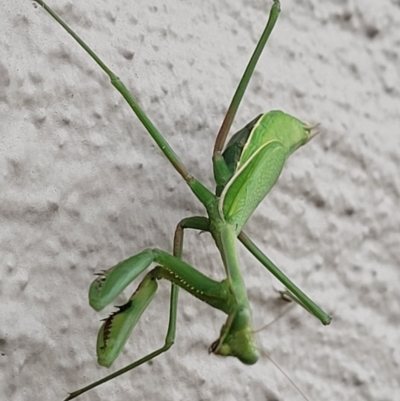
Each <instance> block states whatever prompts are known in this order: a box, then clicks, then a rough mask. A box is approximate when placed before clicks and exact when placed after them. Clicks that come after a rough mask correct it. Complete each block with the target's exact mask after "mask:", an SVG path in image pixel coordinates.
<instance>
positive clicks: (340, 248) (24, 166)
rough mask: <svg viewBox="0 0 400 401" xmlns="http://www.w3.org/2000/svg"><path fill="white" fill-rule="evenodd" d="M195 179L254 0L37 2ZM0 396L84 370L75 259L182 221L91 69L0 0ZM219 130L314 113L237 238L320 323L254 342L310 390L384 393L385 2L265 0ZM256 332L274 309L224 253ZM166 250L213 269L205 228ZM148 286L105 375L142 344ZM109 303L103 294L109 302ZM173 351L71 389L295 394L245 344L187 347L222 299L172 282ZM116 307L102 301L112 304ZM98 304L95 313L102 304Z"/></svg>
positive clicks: (41, 394)
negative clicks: (211, 351) (241, 357)
mask: <svg viewBox="0 0 400 401" xmlns="http://www.w3.org/2000/svg"><path fill="white" fill-rule="evenodd" d="M51 3H52V5H54V4H58V5H57V7H56V10H57V11H59V12H60V14H61V15H62V16H63V17H64V18H65V20H66V21H68V22H69V23H70V24H71V26H72V27H74V28H75V29H76V30H77V31H78V32H79V33H80V34H81V35H82V37H83V38H85V40H86V41H87V42H88V43H89V44H91V45H92V46H93V48H94V49H95V50H96V51H97V52H98V54H99V55H101V57H102V58H103V59H104V60H105V61H106V62H107V63H108V64H109V66H110V67H111V68H112V69H113V70H114V71H115V72H116V73H117V74H118V75H119V76H120V77H121V78H122V80H123V81H124V82H125V83H126V84H127V86H128V87H129V88H132V91H133V93H134V94H135V95H136V96H137V98H138V99H139V101H140V103H141V104H142V106H143V107H144V109H145V110H146V112H148V114H149V116H150V117H151V118H152V119H153V120H154V121H155V123H156V125H157V126H158V127H159V129H160V130H161V132H163V133H164V134H165V136H166V137H167V138H168V140H169V141H170V143H171V144H172V146H173V147H174V149H176V151H177V153H178V154H180V155H182V159H183V160H184V162H185V163H186V164H187V165H188V167H189V168H190V170H191V171H193V172H194V173H195V175H196V176H197V177H198V178H199V179H201V180H203V181H204V182H205V183H206V184H207V185H209V186H210V187H211V186H212V172H211V163H210V157H211V150H212V146H213V141H214V138H215V133H216V131H217V130H218V127H219V124H220V122H221V119H222V117H223V114H224V112H225V110H226V107H227V104H228V102H229V100H230V97H231V95H232V93H233V91H234V88H235V85H236V84H237V82H238V80H239V78H240V76H241V73H242V71H243V69H244V66H245V64H246V62H247V60H248V58H249V55H250V54H251V51H252V49H253V46H254V45H255V43H256V41H257V39H258V36H259V34H260V32H261V31H262V29H263V24H264V22H265V20H266V16H267V12H268V9H269V6H270V2H269V1H261V0H248V1H244V0H242V1H239V0H237V1H208V0H204V1H194V0H191V1H169V2H165V1H164V2H163V1H158V0H154V1H150V2H149V1H143V0H140V1H139V0H138V1H134V2H132V1H126V0H123V1H117V2H110V1H104V0H102V1H89V0H87V1H84V2H78V1H75V2H71V1H60V2H56V1H52V2H51ZM0 9H1V12H0V33H1V34H0V121H1V125H0V130H1V133H0V275H1V281H0V398H1V399H2V400H13V401H22V400H52V401H55V400H62V399H63V398H64V397H65V396H66V394H67V391H72V390H74V389H76V388H78V387H80V386H83V385H85V384H88V383H89V382H91V381H93V380H95V379H98V378H101V377H103V376H104V375H105V374H106V372H107V370H106V369H104V368H100V367H98V366H97V364H96V360H95V338H96V333H97V330H98V327H99V321H98V320H99V319H100V318H101V317H105V316H106V315H107V313H108V312H109V310H107V311H104V312H102V313H100V314H97V313H95V312H94V311H93V310H91V309H90V307H89V306H88V304H87V289H88V286H89V283H90V282H91V280H92V279H93V273H94V272H95V271H99V270H100V269H104V268H107V267H109V266H111V265H113V264H115V263H116V262H117V261H119V260H121V259H123V258H125V257H127V256H129V255H132V254H134V253H137V252H138V251H140V250H142V249H144V248H146V247H153V246H155V247H159V248H162V249H165V250H169V251H170V250H171V241H172V233H173V230H174V227H175V224H176V223H177V222H178V221H179V220H180V219H181V218H183V217H185V216H189V215H192V214H203V208H202V207H201V205H200V204H199V203H198V202H196V199H195V198H194V196H193V195H192V194H191V193H190V191H189V190H188V188H186V186H185V184H184V183H183V182H182V181H181V179H180V177H179V176H178V175H177V174H176V173H175V172H174V170H173V169H172V168H171V167H170V166H169V164H168V162H167V161H166V159H165V158H164V157H163V156H162V155H161V154H160V152H159V150H158V149H157V148H156V146H155V144H154V143H153V141H152V140H151V139H150V138H149V137H148V135H147V134H146V132H145V131H144V129H143V128H142V127H141V125H140V123H139V122H138V121H137V119H136V117H135V116H134V115H133V114H132V113H131V112H130V111H129V109H128V107H127V106H126V104H125V103H124V101H123V99H122V98H121V97H120V95H119V94H118V93H117V92H116V91H115V90H114V89H113V88H112V87H111V86H110V84H109V82H108V79H107V77H106V76H105V75H104V74H103V73H102V72H101V71H99V69H98V68H97V67H96V66H95V65H94V63H93V62H92V61H91V60H90V59H89V58H88V57H87V56H86V55H85V54H84V52H83V51H82V50H81V49H80V48H79V47H78V46H77V44H76V43H74V42H73V41H72V40H71V38H70V37H69V36H68V35H67V34H66V33H65V32H64V31H63V30H62V29H61V28H60V27H59V26H57V24H56V23H55V22H54V21H53V20H52V19H50V18H49V16H48V15H46V13H45V12H44V11H43V10H41V9H40V7H35V6H34V4H33V3H32V1H28V0H18V1H13V2H11V1H6V0H0ZM282 9H283V10H282V14H281V17H280V19H279V22H278V25H277V27H276V30H275V31H274V33H273V36H272V40H271V42H270V44H269V45H268V48H267V52H266V54H265V55H264V56H263V58H262V60H261V62H260V65H259V67H258V69H257V72H256V73H255V75H254V79H253V81H252V83H251V87H250V90H249V92H248V93H247V96H246V98H245V101H244V103H243V106H242V107H241V109H240V111H239V115H238V118H237V120H236V122H235V129H239V128H241V127H242V126H243V125H244V124H245V123H246V122H248V121H250V120H251V119H252V118H254V116H256V115H257V114H258V113H261V112H263V111H265V110H268V109H282V110H285V111H287V112H289V113H291V114H293V115H295V116H298V117H299V118H301V119H304V120H306V121H310V122H320V123H321V135H319V136H318V137H317V138H316V139H314V140H313V141H312V142H311V143H310V144H307V146H305V147H304V148H302V149H301V150H299V151H298V152H297V153H296V154H295V155H294V156H293V157H292V158H291V159H290V161H289V163H288V165H287V167H286V169H285V170H284V173H283V174H282V177H281V178H280V180H279V182H278V184H277V185H276V187H275V188H274V189H273V190H272V192H271V194H270V195H269V196H268V198H267V199H266V200H265V201H264V202H263V204H262V205H261V206H260V207H259V209H258V210H257V212H256V213H255V214H254V217H253V218H252V219H251V221H249V223H248V224H247V232H248V233H250V234H251V236H252V238H253V239H254V240H255V242H256V243H257V244H259V245H260V247H262V249H264V250H265V252H266V253H267V254H268V255H269V256H270V257H271V258H272V259H273V260H274V261H275V262H276V263H277V264H278V265H279V266H281V267H282V268H283V269H284V270H285V271H286V272H287V273H288V274H289V276H290V277H292V278H293V279H294V280H295V281H296V282H297V283H298V284H299V285H300V286H301V287H302V288H303V289H304V290H305V291H306V292H307V293H308V294H309V295H310V296H312V298H314V299H315V300H317V301H318V302H319V303H320V304H321V305H322V306H323V307H324V308H325V309H327V310H328V311H329V312H330V313H332V314H333V315H334V320H333V322H332V324H331V326H329V327H323V326H322V325H321V324H319V322H318V321H316V320H315V319H314V318H312V317H311V316H310V315H308V314H307V313H306V312H304V311H303V310H301V308H300V307H297V308H296V309H295V310H293V311H291V312H290V313H288V314H287V315H286V316H285V317H283V318H282V319H280V320H279V321H277V322H276V323H274V324H273V325H271V326H269V327H268V328H267V329H265V330H264V331H262V332H260V333H259V334H258V339H259V343H260V347H261V348H262V349H263V350H264V351H265V352H267V353H268V354H270V355H271V356H272V358H273V359H274V360H275V361H276V362H277V363H278V364H279V365H280V366H281V367H282V368H283V369H284V370H285V371H286V372H287V374H288V375H289V376H290V377H291V378H292V380H293V381H294V382H295V383H296V384H297V385H298V386H299V387H300V388H301V389H302V390H303V391H304V393H305V394H306V395H307V396H308V397H309V399H310V400H324V401H327V400H335V401H336V400H339V399H342V400H371V401H372V400H373V401H384V400H393V399H396V394H397V395H398V394H399V391H400V390H399V389H400V376H399V364H400V351H399V347H398V344H399V343H400V334H399V323H400V301H399V295H398V293H399V284H400V268H399V264H400V253H399V242H400V234H399V226H400V213H399V201H400V178H399V167H398V166H399V163H400V147H399V146H400V136H399V134H400V113H399V106H400V95H399V88H400V67H399V65H400V64H399V63H400V31H399V25H400V5H399V2H398V1H395V0H392V1H389V0H384V1H381V2H372V1H366V0H354V1H350V0H349V1H346V0H343V1H340V2H337V1H326V2H319V1H316V0H303V1H294V0H287V1H284V2H283V4H282ZM240 257H241V261H242V264H243V271H244V275H245V280H246V283H247V286H248V289H249V297H250V301H251V304H252V305H253V309H254V321H255V326H256V327H262V326H264V325H265V324H267V323H268V322H270V321H271V320H273V319H274V317H276V316H277V315H279V314H280V313H281V312H282V311H283V310H284V309H285V308H286V304H282V303H281V302H280V301H279V300H278V299H277V295H276V293H275V292H274V291H273V288H274V287H277V286H278V285H277V283H276V282H275V281H274V280H273V279H272V278H271V276H270V275H269V273H268V272H266V271H265V269H263V268H262V267H261V266H259V264H258V263H257V262H256V261H255V260H254V259H253V258H252V257H251V256H249V255H248V254H247V253H246V252H245V251H244V250H243V249H242V248H241V249H240ZM185 259H187V260H188V261H190V262H191V263H192V264H193V265H195V266H197V267H198V268H200V269H201V270H202V271H204V272H206V273H207V274H210V275H212V276H214V277H217V278H222V277H223V270H222V269H221V263H220V260H219V256H218V254H217V252H216V250H215V247H213V245H212V242H211V240H210V239H209V238H208V236H207V234H202V235H200V236H199V235H197V234H188V245H187V247H186V252H185ZM168 289H169V286H168V284H167V283H161V285H160V290H159V293H158V295H157V298H156V300H155V301H154V304H152V305H151V307H150V308H149V310H148V311H147V312H146V314H145V315H144V316H143V318H142V320H141V321H140V324H139V325H138V327H137V328H136V329H135V332H134V334H133V336H132V338H131V340H130V341H129V344H128V346H127V347H126V349H125V350H124V352H123V355H122V356H121V357H120V358H119V359H118V360H117V362H116V363H115V366H113V368H112V369H111V370H115V369H117V368H119V367H122V366H124V365H125V364H127V363H128V362H130V361H132V360H134V359H137V358H138V357H141V356H143V355H145V354H146V353H147V352H149V351H151V350H153V349H155V348H156V347H157V346H158V345H159V344H161V343H162V341H163V337H164V332H165V327H166V323H167V299H168ZM123 299H125V298H124V297H121V298H120V299H119V301H118V302H119V303H121V302H122V300H123ZM180 300H181V302H180V307H179V313H178V334H177V338H176V345H175V346H174V347H173V349H172V350H171V351H170V352H169V353H168V354H167V355H164V356H162V357H160V358H158V359H157V360H155V361H154V362H153V363H152V364H148V365H145V366H143V367H141V368H139V369H137V370H136V371H134V372H132V373H129V374H127V375H125V376H124V377H121V378H119V379H117V380H115V381H113V382H112V383H109V384H105V385H103V386H102V387H100V388H98V389H97V390H94V391H92V392H90V393H88V394H86V395H84V396H82V398H81V399H82V400H93V401H94V400H110V401H111V400H112V401H117V400H121V401H122V400H128V399H129V400H171V401H172V400H173V401H179V400H196V401H200V400H202V401H205V400H219V401H232V400H237V401H242V400H249V401H250V400H255V401H261V400H269V401H271V400H278V399H279V400H300V399H302V398H301V396H300V395H299V393H298V392H297V391H296V390H295V389H294V388H293V387H292V386H291V384H290V383H289V382H288V380H287V379H286V378H285V377H283V376H282V374H281V373H280V372H279V371H278V370H277V369H276V368H275V367H274V366H273V365H272V364H271V363H270V362H269V361H268V359H267V358H266V357H262V358H261V360H260V362H259V363H257V364H256V365H254V366H251V367H248V366H245V365H242V364H241V363H240V362H238V361H237V360H235V359H233V358H228V359H223V358H218V357H216V356H213V355H211V356H210V355H208V354H207V348H208V346H209V345H210V344H211V342H212V341H213V340H215V339H216V338H217V337H218V332H219V329H220V326H221V324H222V323H223V321H224V319H225V318H224V316H223V315H222V313H220V312H218V311H215V310H213V309H211V308H210V307H208V306H207V305H205V304H202V303H201V302H199V301H197V300H196V299H194V298H192V297H191V296H190V295H188V294H186V293H184V292H181V297H180ZM118 302H117V303H118ZM110 310H112V309H110Z"/></svg>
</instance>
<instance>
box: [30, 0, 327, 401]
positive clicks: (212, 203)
mask: <svg viewBox="0 0 400 401" xmlns="http://www.w3.org/2000/svg"><path fill="white" fill-rule="evenodd" d="M35 1H36V2H37V3H38V4H40V5H41V6H42V7H43V8H44V9H45V10H46V11H47V12H48V13H49V14H50V15H51V16H52V17H53V18H54V19H55V20H56V21H57V22H58V23H59V24H60V25H61V26H62V27H63V28H64V29H65V30H66V31H67V32H68V33H69V34H70V35H71V36H72V37H73V38H74V39H75V40H76V41H77V42H78V43H79V44H80V46H81V47H82V48H83V49H84V50H85V51H86V52H87V53H88V54H89V55H90V56H91V58H92V59H93V60H94V61H95V62H96V63H97V65H98V66H99V67H100V68H101V69H102V70H103V71H104V72H105V73H106V74H107V75H108V76H109V78H110V80H111V83H112V85H113V86H114V87H115V88H116V89H117V90H118V91H119V92H120V93H121V95H122V96H123V97H124V98H125V100H126V101H127V103H128V104H129V106H130V107H131V108H132V110H133V111H134V113H135V114H136V116H137V117H138V118H139V120H140V121H141V123H142V124H143V126H144V127H145V128H146V130H147V131H148V133H149V134H150V135H151V137H152V138H153V139H154V141H155V142H156V144H157V145H158V147H159V148H160V150H161V151H162V152H163V153H164V155H165V156H166V157H167V159H168V160H169V162H170V163H171V164H172V165H173V167H174V168H175V169H176V171H177V172H178V173H179V174H180V175H181V176H182V178H183V179H184V180H185V182H186V183H187V184H188V186H189V188H190V189H191V190H192V192H193V194H194V195H195V196H196V197H197V199H198V200H199V201H200V202H201V203H202V204H203V205H204V208H205V209H206V212H207V217H204V216H194V217H189V218H185V219H183V220H182V221H181V222H179V223H178V225H177V228H176V230H175V236H174V242H173V253H172V254H169V253H167V252H165V251H162V250H160V249H145V250H143V251H142V252H140V253H138V254H136V255H134V256H132V257H130V258H128V259H126V260H124V261H122V262H120V263H118V264H117V265H115V266H113V267H111V268H110V269H108V270H105V271H102V272H101V273H98V277H97V278H96V279H95V280H94V282H93V283H92V285H91V286H90V290H89V303H90V305H91V306H92V307H93V308H94V309H95V310H97V311H99V310H101V309H103V308H104V307H105V306H107V305H109V304H110V303H111V302H113V300H114V299H115V298H116V297H117V296H118V295H119V294H120V293H121V292H122V291H123V290H124V289H125V288H126V287H127V286H128V285H129V284H130V283H131V282H132V281H133V280H135V279H136V278H137V277H138V276H139V275H140V274H141V273H143V272H144V271H145V270H146V269H147V268H148V267H149V266H150V265H151V264H153V263H155V264H156V267H155V268H153V270H151V271H150V272H148V273H147V274H146V275H145V277H144V278H143V279H142V281H141V282H140V284H139V286H138V288H137V290H136V291H135V292H134V293H133V295H132V296H131V298H130V299H129V301H128V302H127V303H126V304H125V305H123V306H120V307H119V309H118V310H117V311H116V312H114V313H112V314H111V315H110V316H109V317H108V318H107V319H105V321H104V323H103V325H102V326H101V328H100V331H99V334H98V338H97V357H98V362H99V364H100V365H102V366H107V367H109V366H111V365H112V364H113V362H114V361H115V360H116V359H117V357H118V355H119V354H120V352H121V350H122V349H123V347H124V345H125V343H126V341H127V340H128V338H129V336H130V334H131V332H132V330H133V328H134V327H135V325H136V323H137V322H138V320H139V319H140V317H141V315H142V313H143V312H144V310H145V309H146V307H147V306H148V305H149V303H150V302H151V300H152V299H153V297H154V295H155V293H156V291H157V285H158V284H157V281H158V280H160V279H162V278H164V279H167V280H169V281H170V282H171V296H170V316H169V324H168V329H167V334H166V339H165V344H164V345H163V346H162V347H161V348H160V349H158V350H156V351H154V352H152V353H150V354H149V355H147V356H145V357H144V358H142V359H140V360H138V361H136V362H134V363H132V364H130V365H128V366H126V367H125V368H123V369H120V370H118V371H117V372H115V373H113V374H111V375H109V376H106V377H105V378H103V379H101V380H99V381H97V382H94V383H92V384H90V385H88V386H86V387H84V388H82V389H80V390H77V391H74V392H73V393H71V394H70V395H69V396H68V397H67V398H66V400H71V399H73V398H75V397H77V396H79V395H81V394H82V393H84V392H86V391H88V390H90V389H92V388H94V387H96V386H98V385H100V384H102V383H104V382H106V381H109V380H111V379H113V378H115V377H117V376H119V375H121V374H123V373H125V372H127V371H129V370H132V369H134V368H135V367H137V366H139V365H141V364H143V363H145V362H147V361H150V360H151V359H153V358H155V357H156V356H158V355H160V354H161V353H163V352H166V351H167V350H168V349H169V348H170V347H171V346H172V345H173V343H174V338H175V331H176V316H177V304H178V288H179V287H181V288H183V289H185V290H186V291H188V292H189V293H190V294H192V295H193V296H195V297H196V298H198V299H200V300H202V301H204V302H206V303H207V304H209V305H210V306H212V307H214V308H217V309H219V310H221V311H222V312H224V313H225V314H226V315H227V320H226V322H225V323H224V324H223V325H222V328H221V330H220V336H219V338H218V339H217V340H216V341H215V342H214V343H213V344H212V345H211V346H210V352H212V353H214V354H217V355H222V356H234V357H236V358H238V359H239V360H240V361H242V362H243V363H245V364H254V363H255V362H257V360H258V358H259V349H258V347H257V344H256V341H255V336H254V329H253V325H252V316H251V309H250V304H249V301H248V298H247V293H246V288H245V285H244V280H243V278H242V275H241V272H240V267H239V260H238V256H237V251H236V243H237V241H236V240H237V239H239V241H240V242H242V244H243V245H244V246H245V247H246V248H247V249H248V250H249V251H250V252H251V253H252V254H253V255H254V256H255V258H256V259H258V260H259V262H260V263H261V264H262V265H264V266H265V267H266V268H267V269H268V270H270V271H271V273H272V274H273V275H274V276H275V277H276V278H278V279H279V280H280V281H281V282H282V283H283V284H284V286H285V287H286V289H287V290H286V292H285V294H286V295H288V296H289V297H290V298H291V299H293V300H294V301H296V302H297V303H299V304H300V305H301V306H303V307H304V308H305V309H306V310H307V311H309V312H310V313H311V314H313V315H314V316H316V317H317V318H318V319H319V320H320V321H321V322H322V323H323V324H324V325H327V324H329V323H330V320H331V317H330V316H329V315H328V314H326V313H325V312H324V311H323V310H322V309H321V308H320V307H319V306H317V305H316V304H315V303H314V302H313V301H312V300H311V299H310V298H309V297H308V296H307V295H305V294H304V293H303V292H302V291H301V290H300V289H299V288H298V287H297V286H296V285H295V284H294V283H293V282H292V281H291V280H290V279H289V278H288V277H286V276H285V275H284V274H283V273H282V272H281V271H280V270H279V269H278V268H277V267H276V266H275V265H274V264H273V263H272V261H271V260H269V258H268V257H267V256H265V255H264V254H263V253H262V252H261V250H260V249H258V248H257V246H256V245H255V244H254V243H253V242H252V241H251V240H250V238H249V237H248V236H247V235H246V234H245V233H244V232H243V231H242V229H243V227H244V225H245V224H246V222H247V221H248V219H249V218H250V217H251V215H252V214H253V212H254V211H255V209H256V208H257V206H258V205H259V204H260V202H261V201H262V200H263V199H264V198H265V196H266V195H267V194H268V192H269V191H270V190H271V189H272V187H273V186H274V184H275V182H276V181H277V179H278V177H279V175H280V173H281V171H282V169H283V166H284V164H285V161H286V160H287V158H288V157H289V156H290V155H291V154H292V153H293V152H294V151H295V150H296V149H298V148H299V147H300V146H302V145H304V144H305V143H307V142H308V141H309V140H310V139H311V137H312V136H313V135H314V132H313V128H314V127H312V126H309V125H308V124H306V123H304V122H302V121H300V120H298V119H296V118H294V117H292V116H290V115H288V114H285V113H283V112H281V111H271V112H268V113H265V114H262V115H259V116H258V117H256V118H255V119H254V120H252V121H251V122H250V123H249V124H247V125H246V126H245V127H244V128H243V129H242V130H240V131H239V132H238V133H237V134H235V135H234V136H232V138H231V140H230V141H229V142H228V144H227V145H226V146H225V142H226V138H227V136H228V133H229V130H230V128H231V125H232V123H233V120H234V117H235V115H236V112H237V110H238V107H239V104H240V102H241V100H242V97H243V95H244V92H245V90H246V87H247V85H248V83H249V80H250V78H251V76H252V74H253V71H254V69H255V66H256V63H257V61H258V59H259V57H260V55H261V53H262V51H263V49H264V47H265V45H266V42H267V40H268V38H269V36H270V34H271V32H272V30H273V28H274V26H275V23H276V21H277V18H278V15H279V12H280V3H279V1H278V0H274V1H273V5H272V8H271V11H270V14H269V18H268V21H267V24H266V27H265V30H264V32H263V34H262V35H261V38H260V40H259V42H258V44H257V46H256V49H255V51H254V53H253V56H252V57H251V59H250V62H249V64H248V66H247V68H246V70H245V73H244V75H243V77H242V79H241V81H240V83H239V85H238V87H237V90H236V92H235V94H234V96H233V99H232V102H231V104H230V106H229V108H228V111H227V113H226V115H225V118H224V121H223V123H222V125H221V128H220V131H219V133H218V135H217V138H216V141H215V147H214V152H213V159H212V161H213V168H214V177H215V182H216V190H215V194H214V193H213V192H211V191H210V190H209V189H207V188H206V187H205V186H204V185H203V184H202V183H201V182H200V181H198V180H197V179H196V178H195V177H194V176H193V175H192V174H191V173H189V171H188V170H187V168H186V167H185V165H184V164H183V163H182V161H181V160H180V159H179V157H178V156H177V155H176V154H175V152H174V150H173V149H172V148H171V147H170V145H169V144H168V142H167V141H166V139H165V138H164V137H163V136H162V135H161V133H160V132H159V131H158V130H157V128H156V127H155V125H154V124H153V123H152V121H151V120H150V119H149V118H148V117H147V115H146V114H145V112H144V111H143V110H142V109H141V107H140V106H139V105H138V103H137V102H136V100H135V99H134V98H133V96H132V95H131V93H130V92H129V91H128V89H127V88H126V87H125V85H124V84H123V83H122V82H121V81H120V80H119V78H118V77H117V76H116V75H115V74H114V73H113V72H112V71H111V70H110V69H109V68H108V67H107V66H106V65H105V64H104V62H103V61H102V60H101V59H100V58H99V57H98V56H97V55H96V54H95V53H94V52H93V51H92V50H91V49H90V48H89V47H88V46H87V45H86V43H85V42H83V41H82V40H81V39H80V37H78V36H77V35H76V34H75V33H74V32H73V31H72V30H71V29H70V28H69V26H68V25H67V24H66V23H65V22H63V21H62V20H61V18H60V17H59V16H58V15H57V14H56V13H55V12H54V11H53V10H52V9H50V8H49V7H48V6H47V5H46V4H45V3H44V2H43V1H41V0H35ZM185 229H193V230H199V231H206V232H209V233H210V234H211V235H212V237H213V239H214V241H215V244H216V246H217V248H218V250H219V252H220V254H221V259H222V264H223V266H224V269H225V273H226V278H225V279H223V280H222V281H220V282H218V281H215V280H213V279H211V278H209V277H207V276H205V275H204V274H202V273H201V272H200V271H199V270H197V269H195V268H194V267H192V266H190V265H189V264H187V263H186V262H185V261H183V260H182V257H181V256H182V249H183V238H184V230H185Z"/></svg>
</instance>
